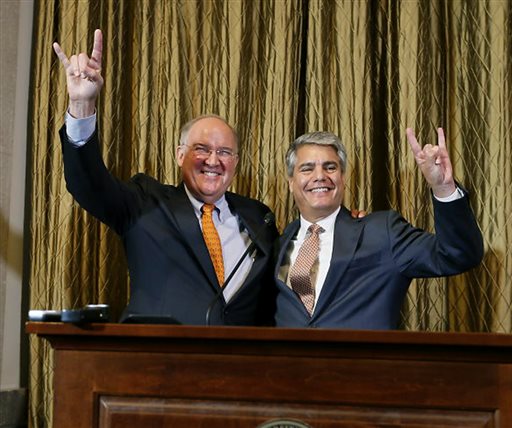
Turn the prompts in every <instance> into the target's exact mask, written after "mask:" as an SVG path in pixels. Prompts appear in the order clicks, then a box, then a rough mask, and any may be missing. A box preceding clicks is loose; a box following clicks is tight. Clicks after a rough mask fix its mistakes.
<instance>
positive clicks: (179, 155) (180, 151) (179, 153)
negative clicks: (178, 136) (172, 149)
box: [176, 146, 185, 168]
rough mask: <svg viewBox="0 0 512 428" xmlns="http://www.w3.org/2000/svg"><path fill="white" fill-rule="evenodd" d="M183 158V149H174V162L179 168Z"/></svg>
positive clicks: (179, 147) (180, 147)
mask: <svg viewBox="0 0 512 428" xmlns="http://www.w3.org/2000/svg"><path fill="white" fill-rule="evenodd" d="M184 158H185V149H184V148H183V146H178V147H176V161H177V162H178V166H179V167H180V168H181V166H182V165H183V159H184Z"/></svg>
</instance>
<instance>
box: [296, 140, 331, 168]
mask: <svg viewBox="0 0 512 428" xmlns="http://www.w3.org/2000/svg"><path fill="white" fill-rule="evenodd" d="M325 162H329V163H331V162H336V163H337V164H340V160H339V158H338V153H337V152H336V150H335V149H334V147H332V146H323V145H320V144H304V145H302V146H300V147H299V148H298V149H297V164H296V165H297V166H299V165H301V164H304V163H314V164H322V163H325Z"/></svg>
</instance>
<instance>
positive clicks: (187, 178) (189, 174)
mask: <svg viewBox="0 0 512 428" xmlns="http://www.w3.org/2000/svg"><path fill="white" fill-rule="evenodd" d="M54 50H55V52H56V54H57V56H58V57H59V59H60V61H61V63H62V65H63V67H64V69H65V71H66V78H67V89H68V94H69V110H68V113H67V115H66V125H65V126H64V127H63V128H62V129H61V131H60V137H61V140H62V149H63V157H64V171H65V178H66V183H67V187H68V190H69V191H70V192H71V194H72V195H73V197H74V198H75V199H76V200H77V201H78V203H79V204H80V205H81V206H82V207H83V208H85V209H86V210H87V211H88V212H90V213H91V214H92V215H94V216H95V217H97V218H98V219H99V220H100V221H102V222H104V223H105V224H107V225H108V226H110V227H111V228H112V229H113V230H115V231H116V233H118V234H119V236H120V237H121V239H122V242H123V245H124V249H125V253H126V257H127V261H128V267H129V271H130V279H131V281H130V283H131V293H130V302H129V304H128V306H127V308H126V309H125V312H124V314H123V317H122V318H123V319H124V318H126V317H128V316H129V315H130V314H142V315H152V316H172V317H174V318H175V319H176V320H177V321H178V322H180V323H184V324H197V325H201V324H205V323H211V324H221V325H222V324H225V325H258V324H267V323H268V321H269V319H270V320H271V317H272V313H270V314H269V313H268V312H269V311H270V309H271V307H272V300H271V299H270V300H269V298H268V297H267V296H266V294H265V290H264V287H263V285H265V284H266V285H269V284H271V282H272V279H271V275H272V269H271V267H270V261H271V260H270V259H271V247H272V244H273V242H274V240H275V239H276V238H277V235H278V233H277V229H276V227H275V225H274V224H273V223H271V224H267V222H268V221H267V222H266V221H265V217H266V219H267V220H268V213H270V209H269V208H268V207H267V206H265V205H264V204H262V203H261V202H258V201H256V200H253V199H249V198H246V197H243V196H240V195H237V194H234V193H231V192H228V191H227V189H228V187H229V186H230V184H231V182H232V180H233V176H234V174H235V170H236V166H237V163H238V138H237V135H236V133H235V131H234V129H233V128H232V127H231V126H230V125H229V124H228V123H227V122H226V121H225V120H224V119H223V118H221V117H218V116H215V115H208V116H201V117H199V118H196V119H194V120H192V121H190V122H189V123H187V124H186V125H185V126H184V127H183V128H182V132H181V138H180V144H179V146H178V147H177V149H176V157H177V162H178V165H179V166H180V168H181V170H182V176H183V183H181V184H180V185H179V186H177V187H175V186H171V185H165V184H162V183H159V182H158V181H156V180H154V179H152V178H150V177H148V176H147V175H144V174H138V175H136V176H134V177H133V178H132V179H131V180H130V181H129V182H122V181H120V180H118V179H117V178H115V177H113V176H112V175H111V174H110V173H109V172H108V170H107V169H106V167H105V164H104V163H103V160H102V158H101V154H100V149H99V136H98V133H97V130H96V113H95V111H96V109H95V103H96V98H97V96H98V94H99V92H100V90H101V88H102V86H103V77H102V75H101V56H102V34H101V32H100V31H99V30H96V32H95V35H94V47H93V51H92V54H91V56H90V57H89V56H88V55H87V54H85V53H81V54H79V55H73V56H71V57H70V58H68V57H67V56H66V55H65V54H64V52H63V51H62V49H61V48H60V46H59V45H58V44H57V43H55V44H54ZM208 213H210V214H208ZM212 222H213V224H212ZM203 232H204V233H205V235H203ZM253 241H254V243H255V247H251V243H252V242H253ZM249 249H250V250H251V251H250V254H249V257H246V258H244V259H243V262H242V263H241V264H240V265H239V266H238V267H236V266H237V262H238V260H239V259H240V257H241V255H242V254H244V252H246V251H249ZM231 272H234V274H233V275H232V277H231ZM226 282H227V284H226ZM210 309H211V315H210V317H209V318H208V321H207V315H206V314H207V313H209V311H210Z"/></svg>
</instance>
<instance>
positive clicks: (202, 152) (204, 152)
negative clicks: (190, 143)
mask: <svg viewBox="0 0 512 428" xmlns="http://www.w3.org/2000/svg"><path fill="white" fill-rule="evenodd" d="M194 152H196V154H198V155H208V154H210V149H209V148H208V147H206V146H201V145H197V146H194Z"/></svg>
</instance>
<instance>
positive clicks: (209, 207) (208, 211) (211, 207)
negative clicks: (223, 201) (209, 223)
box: [201, 204, 215, 216]
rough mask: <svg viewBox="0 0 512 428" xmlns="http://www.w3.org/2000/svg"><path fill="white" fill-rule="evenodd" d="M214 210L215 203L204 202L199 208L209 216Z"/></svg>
mask: <svg viewBox="0 0 512 428" xmlns="http://www.w3.org/2000/svg"><path fill="white" fill-rule="evenodd" d="M214 210H215V205H213V204H204V205H203V207H202V208H201V211H202V212H203V214H206V215H209V216H211V215H212V213H213V211H214Z"/></svg>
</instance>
